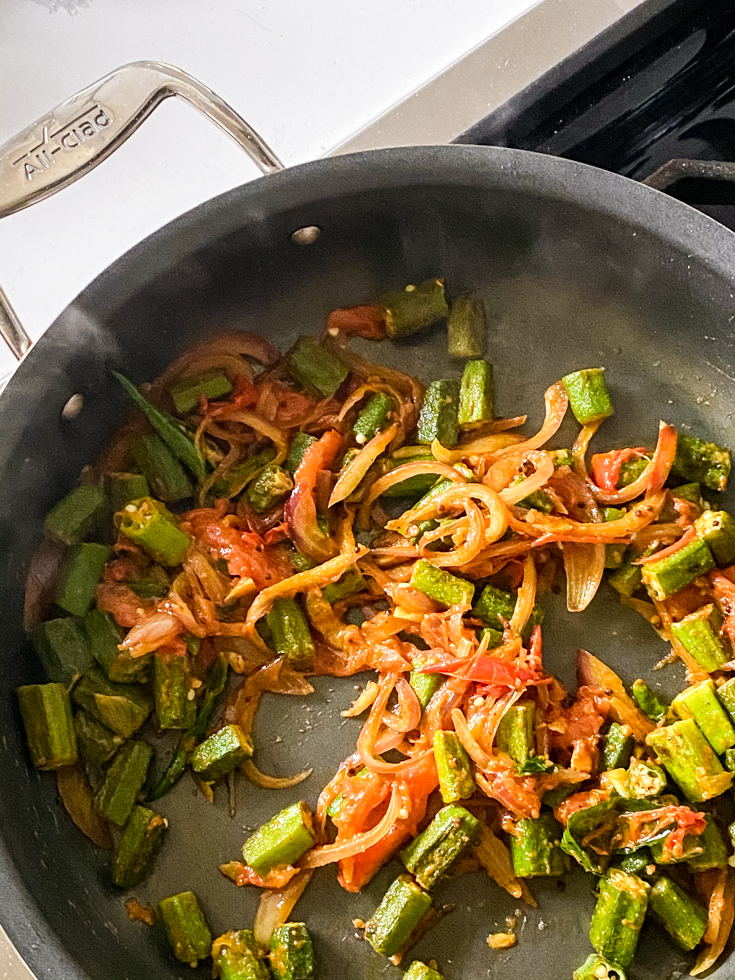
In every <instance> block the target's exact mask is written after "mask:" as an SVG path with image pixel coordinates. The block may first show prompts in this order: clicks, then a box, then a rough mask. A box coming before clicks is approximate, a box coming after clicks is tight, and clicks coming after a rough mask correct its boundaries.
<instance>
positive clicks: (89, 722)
mask: <svg viewBox="0 0 735 980" xmlns="http://www.w3.org/2000/svg"><path fill="white" fill-rule="evenodd" d="M74 731H75V732H76V734H77V745H78V746H79V751H80V753H81V755H82V757H83V758H84V759H85V760H86V761H87V762H91V763H93V764H94V765H97V766H103V765H104V764H105V763H106V762H109V761H110V759H111V758H112V757H113V755H114V754H115V753H116V752H117V750H118V749H119V748H120V746H121V745H122V744H123V742H124V741H125V739H124V738H122V736H120V735H116V734H115V733H114V732H113V731H111V730H110V729H109V728H107V726H106V725H103V724H102V722H99V721H97V719H96V718H93V717H92V715H90V713H89V712H88V711H84V710H83V709H80V710H79V711H77V713H76V714H75V715H74Z"/></svg>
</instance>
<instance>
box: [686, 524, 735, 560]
mask: <svg viewBox="0 0 735 980" xmlns="http://www.w3.org/2000/svg"><path fill="white" fill-rule="evenodd" d="M694 527H695V528H696V530H697V535H698V536H699V537H700V538H702V540H703V541H706V542H707V547H708V548H709V550H710V551H711V552H712V557H713V558H714V559H715V561H716V562H717V564H718V565H719V567H720V568H725V567H726V566H727V565H732V563H733V562H735V519H734V518H733V517H732V516H731V515H730V514H728V513H727V511H726V510H706V511H705V512H704V513H703V514H702V515H701V516H700V517H698V518H697V520H696V521H695V522H694Z"/></svg>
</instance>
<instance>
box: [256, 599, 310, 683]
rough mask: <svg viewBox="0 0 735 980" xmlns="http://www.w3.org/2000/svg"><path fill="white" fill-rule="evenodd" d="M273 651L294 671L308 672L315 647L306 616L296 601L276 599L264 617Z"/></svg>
mask: <svg viewBox="0 0 735 980" xmlns="http://www.w3.org/2000/svg"><path fill="white" fill-rule="evenodd" d="M265 621H266V624H267V626H268V629H269V630H270V633H271V637H272V640H273V649H274V650H275V651H276V653H277V654H278V655H279V656H281V657H285V658H286V660H288V662H289V664H290V665H291V666H292V667H293V668H294V669H295V670H309V669H310V668H311V667H312V665H313V662H314V654H315V653H316V646H315V644H314V638H313V637H312V635H311V631H310V629H309V624H308V622H307V620H306V616H305V615H304V613H303V610H302V609H301V606H300V605H299V604H298V602H297V601H296V599H276V601H275V602H274V603H273V608H272V609H271V611H270V612H269V613H268V614H267V615H266V617H265Z"/></svg>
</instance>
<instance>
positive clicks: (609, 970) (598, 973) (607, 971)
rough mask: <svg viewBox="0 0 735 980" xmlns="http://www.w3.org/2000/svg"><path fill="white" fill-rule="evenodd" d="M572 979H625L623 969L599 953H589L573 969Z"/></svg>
mask: <svg viewBox="0 0 735 980" xmlns="http://www.w3.org/2000/svg"><path fill="white" fill-rule="evenodd" d="M573 980H627V977H626V974H625V970H623V968H622V967H621V966H618V965H617V963H611V962H610V961H609V960H606V959H605V957H604V956H600V954H599V953H590V955H589V956H588V957H587V959H586V960H585V961H584V963H583V964H582V965H581V966H580V967H579V969H578V970H575V971H574V974H573Z"/></svg>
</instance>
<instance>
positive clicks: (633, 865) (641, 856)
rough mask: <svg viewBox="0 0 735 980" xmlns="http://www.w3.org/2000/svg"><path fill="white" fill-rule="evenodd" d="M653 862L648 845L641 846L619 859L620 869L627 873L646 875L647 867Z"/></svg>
mask: <svg viewBox="0 0 735 980" xmlns="http://www.w3.org/2000/svg"><path fill="white" fill-rule="evenodd" d="M654 863H655V862H654V860H653V858H652V857H651V851H650V849H649V848H648V847H641V848H639V849H638V850H637V851H633V853H632V854H626V855H625V856H624V857H623V858H621V859H620V870H621V871H625V872H626V874H629V875H647V869H648V868H650V867H651V865H653V864H654Z"/></svg>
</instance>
